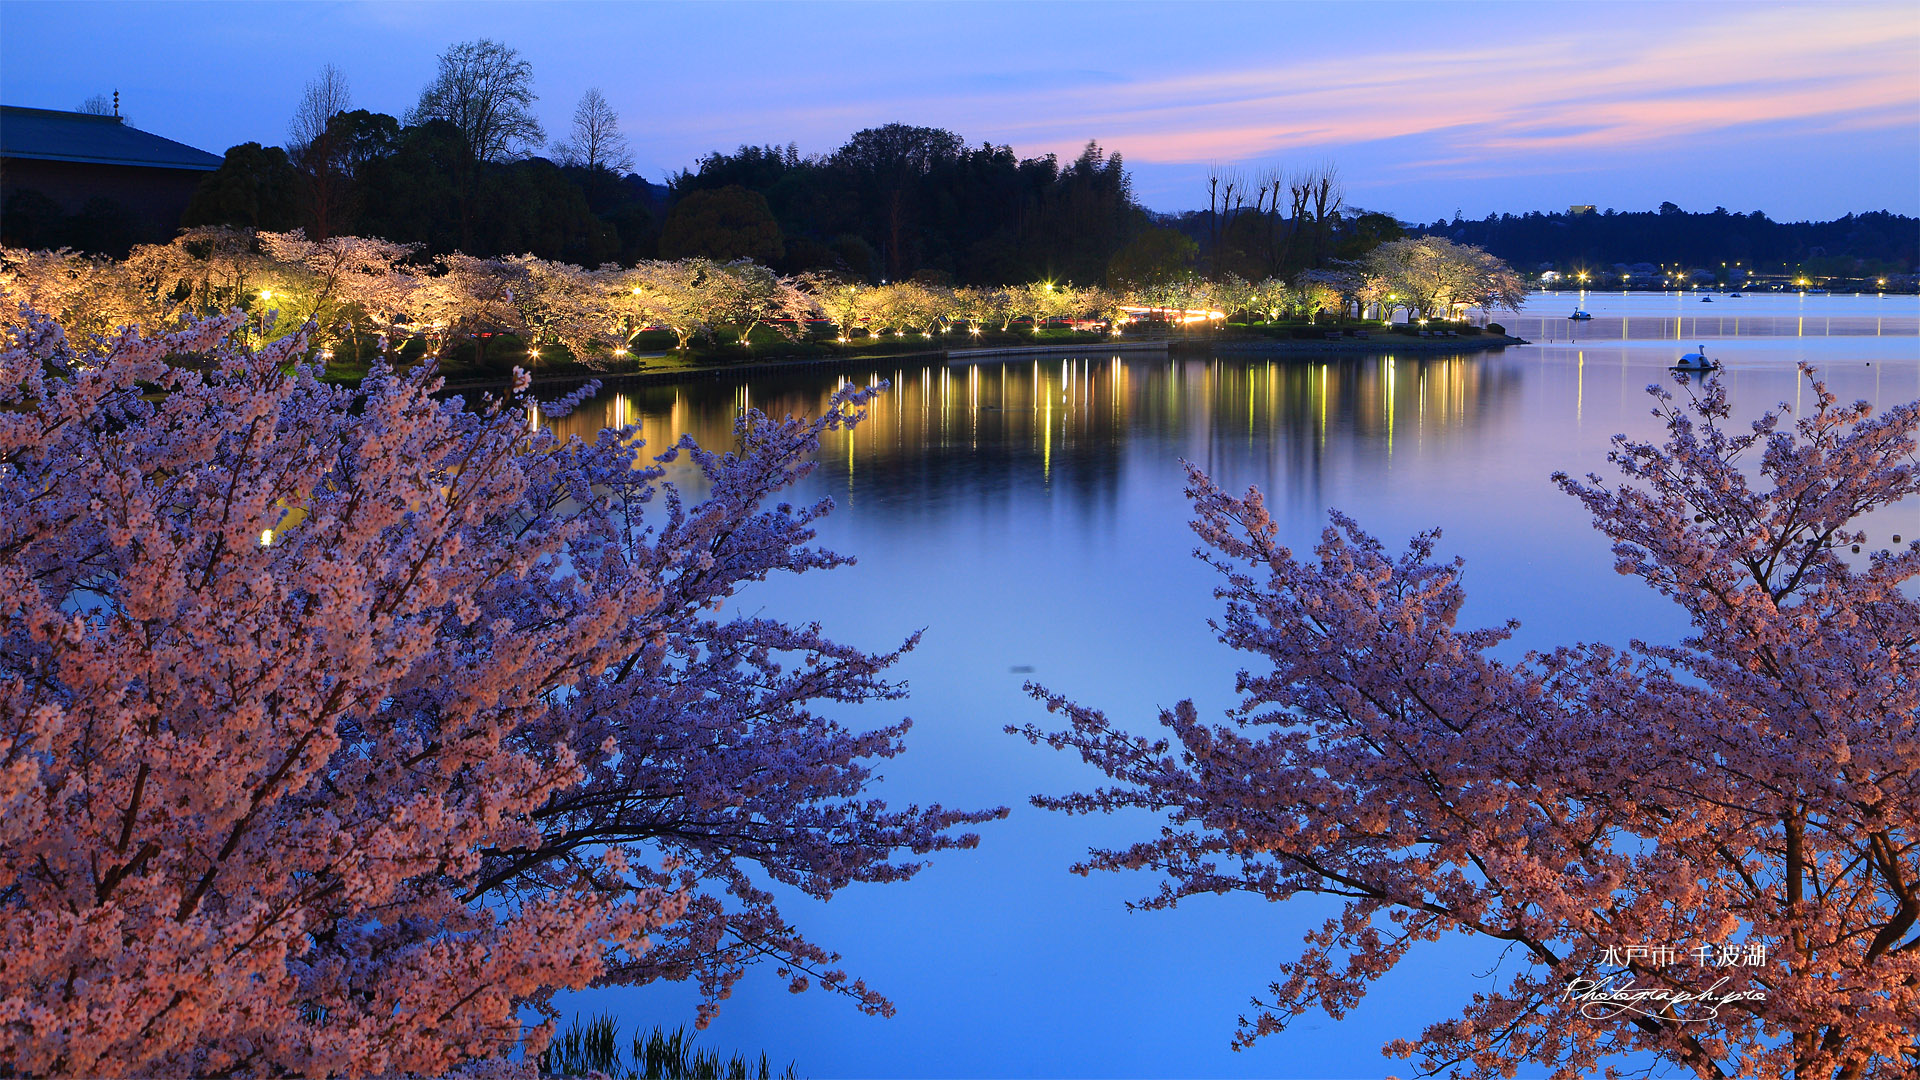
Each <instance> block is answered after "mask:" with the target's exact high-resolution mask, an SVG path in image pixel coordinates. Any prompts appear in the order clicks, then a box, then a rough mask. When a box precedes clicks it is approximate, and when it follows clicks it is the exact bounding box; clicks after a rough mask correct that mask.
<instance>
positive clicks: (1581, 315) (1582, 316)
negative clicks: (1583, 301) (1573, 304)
mask: <svg viewBox="0 0 1920 1080" xmlns="http://www.w3.org/2000/svg"><path fill="white" fill-rule="evenodd" d="M1567 318H1569V319H1574V320H1576V321H1580V322H1585V321H1586V320H1588V319H1591V318H1593V314H1592V313H1591V312H1587V311H1581V310H1580V309H1579V308H1575V309H1574V310H1573V314H1571V315H1569V316H1567Z"/></svg>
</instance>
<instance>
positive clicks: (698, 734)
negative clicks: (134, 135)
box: [0, 313, 1005, 1076]
mask: <svg viewBox="0 0 1920 1080" xmlns="http://www.w3.org/2000/svg"><path fill="white" fill-rule="evenodd" d="M242 319H243V316H241V315H239V314H232V315H227V316H223V317H220V318H218V319H213V320H209V321H203V322H189V323H188V324H187V325H186V327H185V329H183V330H180V331H178V332H175V333H172V334H164V335H154V336H143V335H141V334H139V333H137V332H135V331H126V332H123V333H121V334H119V335H117V336H116V337H115V338H113V339H112V340H111V341H107V342H103V343H97V344H99V345H100V346H101V348H99V349H97V350H96V349H95V348H93V347H91V346H90V347H89V348H87V349H86V350H84V351H83V350H79V349H76V348H75V347H74V346H73V345H72V344H70V343H69V342H68V340H67V338H66V335H65V334H64V332H63V331H62V330H61V328H60V327H59V326H58V325H57V324H56V323H54V322H53V321H51V320H50V319H47V318H45V317H43V316H40V315H37V314H33V313H27V314H25V315H23V317H22V322H21V325H20V327H19V328H18V329H16V330H14V331H11V332H9V334H8V337H7V339H6V341H5V347H4V349H0V376H3V377H0V508H4V513H0V586H4V587H0V613H3V615H4V617H3V618H0V753H3V754H4V758H3V759H0V957H4V962H0V1033H4V1037H0V1071H4V1072H6V1073H7V1074H9V1075H48V1074H83V1075H173V1076H185V1075H287V1074H293V1075H320V1074H350V1075H369V1074H398V1073H407V1072H412V1073H419V1074H427V1075H438V1074H441V1073H444V1072H446V1071H447V1070H449V1069H453V1068H456V1067H460V1066H462V1065H463V1064H464V1063H471V1062H485V1061H497V1060H499V1059H500V1058H501V1056H502V1055H505V1054H508V1053H510V1052H513V1051H516V1050H521V1051H525V1052H531V1051H535V1050H538V1049H539V1047H540V1046H541V1045H542V1044H543V1043H544V1041H545V1039H546V1037H547V1035H548V1033H549V1030H550V1029H549V1028H548V1027H547V1026H545V1025H537V1026H533V1027H528V1026H526V1025H525V1024H523V1022H522V1016H523V1012H522V1010H524V1009H526V1008H528V1007H533V1008H535V1009H537V1010H545V1011H547V1012H549V1014H550V1013H551V1011H552V1010H551V1006H550V1005H549V1004H548V1003H549V1001H550V999H551V996H552V995H553V994H554V993H555V992H556V991H558V990H561V989H565V988H577V987H583V986H588V985H593V984H604V983H613V982H625V983H633V982H644V981H648V980H653V979H691V980H695V981H697V982H698V984H699V985H700V986H701V988H702V990H703V991H704V995H705V999H706V1003H707V1004H706V1006H705V1007H704V1008H703V1010H702V1016H701V1019H702V1020H703V1021H704V1019H705V1018H706V1017H707V1016H709V1015H711V1012H712V1009H713V1007H714V1004H715V1003H716V1002H717V1001H718V1000H720V999H721V998H723V997H725V996H726V994H727V992H728V989H729V988H730V987H731V986H732V985H733V983H734V982H735V981H736V980H738V979H739V978H740V977H742V974H743V973H744V971H745V970H746V968H747V967H748V966H749V965H750V964H752V963H754V962H755V961H760V960H765V961H768V962H769V963H771V964H772V965H773V966H774V967H776V968H777V969H778V971H779V972H780V973H781V975H783V976H784V977H785V978H786V979H787V980H788V981H790V983H791V984H792V986H793V987H794V989H796V990H798V989H801V988H803V987H805V986H807V985H809V984H813V985H818V986H820V987H822V988H825V989H828V990H830V991H833V992H838V993H842V994H845V995H848V996H850V997H851V998H853V1000H854V1002H855V1003H856V1004H857V1006H858V1007H860V1008H862V1009H866V1010H869V1011H878V1012H884V1011H887V1010H888V1009H889V1006H888V1004H887V1003H886V1001H885V1000H884V999H883V998H882V997H880V996H879V995H878V994H877V993H876V992H874V991H873V990H871V989H869V988H867V987H866V986H865V985H864V984H862V983H861V982H859V981H858V980H857V979H853V978H851V977H849V976H847V975H846V974H844V973H842V972H840V971H838V970H837V969H836V968H835V967H834V957H833V955H832V954H831V953H829V952H827V951H826V950H824V949H822V948H821V947H819V946H817V945H815V944H813V943H812V942H810V941H808V940H806V939H805V938H803V937H802V936H801V935H800V934H799V932H798V931H797V930H796V929H794V928H793V927H792V926H791V925H790V924H789V923H788V921H787V920H786V919H785V918H784V917H783V916H782V914H781V912H780V910H779V909H778V907H777V906H776V897H775V895H774V893H773V891H772V890H774V889H779V888H784V889H790V890H795V891H797V892H799V893H803V894H806V895H809V896H814V897H827V896H830V895H832V894H833V893H834V892H835V891H837V890H838V889H840V888H842V887H844V886H846V885H848V884H850V883H853V882H884V881H895V880H900V879H903V878H906V877H909V876H911V875H912V874H913V873H914V872H915V871H916V870H917V869H918V867H919V865H920V863H919V861H918V860H917V859H916V858H913V857H911V855H920V854H925V853H928V852H933V851H939V850H943V849H950V848H956V847H966V846H970V845H971V844H973V842H974V838H973V837H972V836H971V835H960V834H956V833H955V832H954V831H953V829H954V827H955V826H959V825H964V824H967V823H972V822H979V821H984V820H988V819H991V818H994V817H997V816H1000V815H1001V814H1004V812H1005V811H1003V810H1002V811H986V812H954V811H948V810H944V809H942V808H941V807H939V806H930V807H926V808H924V809H923V808H919V807H907V808H905V809H901V810H890V809H888V808H887V807H886V806H884V805H883V804H882V803H880V802H879V801H878V800H875V799H872V798H871V797H869V796H867V795H866V788H867V785H868V782H869V780H870V779H871V767H872V762H873V761H874V760H875V759H877V758H885V757H889V756H891V755H893V754H896V753H898V752H900V750H901V749H902V738H903V736H904V735H905V733H906V730H907V723H906V721H901V722H900V723H898V724H895V725H891V726H887V727H883V728H880V729H878V730H874V731H853V730H848V729H846V728H843V727H842V726H841V725H839V724H837V723H835V722H834V721H832V720H830V719H828V718H827V717H826V716H824V715H822V714H821V713H820V712H819V711H817V706H818V705H819V704H820V703H826V702H832V703H840V702H860V701H867V700H874V699H887V698H893V697H897V696H899V694H900V690H899V689H898V688H897V687H896V686H895V685H894V684H893V683H891V682H889V681H888V680H887V679H886V678H885V672H886V669H887V668H888V666H889V665H890V664H892V663H893V662H894V660H895V659H896V658H897V657H898V656H899V655H900V653H901V652H902V651H904V650H905V649H907V648H911V647H912V645H913V642H912V641H911V640H909V641H907V642H906V643H904V644H903V645H901V646H900V647H899V648H898V649H894V650H891V651H883V652H878V653H875V652H868V651H865V650H863V649H860V648H856V647H853V646H849V645H844V644H840V643H836V642H834V641H831V640H829V639H827V638H826V637H825V636H823V633H822V631H821V629H820V628H819V627H818V626H817V625H811V624H800V625H796V624H789V623H783V622H780V621H777V620H774V619H769V618H764V617H761V616H758V615H755V614H751V613H745V614H741V615H737V616H730V615H727V614H725V613H724V608H725V605H726V604H727V603H728V601H729V600H730V598H731V597H732V596H733V595H734V594H735V592H736V591H737V590H739V589H740V588H742V587H743V586H746V585H747V584H749V583H751V582H753V581H757V580H760V579H762V578H765V577H767V576H768V575H770V574H774V573H779V572H804V571H808V570H816V569H827V568H830V567H834V566H837V565H840V564H841V563H843V562H845V561H846V560H844V559H843V558H841V557H839V556H836V555H833V554H831V553H828V552H825V551H821V550H819V549H817V548H814V547H811V546H809V542H810V541H811V539H812V537H813V524H814V522H815V521H816V520H817V519H818V518H819V517H820V516H821V515H822V514H824V513H826V512H827V510H828V509H829V505H830V504H828V503H826V502H822V503H819V504H816V505H813V506H804V507H795V506H791V505H787V504H780V505H778V506H774V507H772V508H768V506H767V503H768V502H769V500H770V499H771V498H772V497H773V496H774V495H776V493H778V492H779V491H780V490H781V489H783V488H785V487H787V486H788V485H789V484H791V483H792V482H793V481H794V480H796V479H798V478H799V477H801V476H803V475H805V474H806V473H807V471H808V470H809V469H811V468H812V467H813V466H812V464H811V460H812V455H813V453H814V451H815V450H816V449H817V447H818V445H819V440H820V437H821V435H822V434H823V433H825V432H827V431H829V430H832V429H836V428H842V427H845V426H847V425H850V424H852V423H854V422H855V421H857V420H858V419H859V416H860V409H861V406H862V404H863V402H864V401H865V400H866V396H867V395H866V392H863V391H858V390H855V389H852V388H848V389H845V390H843V391H841V392H840V393H839V394H837V395H836V396H835V397H834V398H833V399H832V401H831V402H830V403H829V405H828V408H827V410H826V412H825V414H824V415H823V416H821V417H820V418H819V419H817V420H813V421H801V420H794V419H790V418H789V419H784V420H775V419H772V418H769V417H765V416H762V415H760V414H757V413H749V414H747V415H745V416H743V417H742V418H741V420H740V422H739V425H738V427H737V429H736V432H735V434H736V438H737V440H738V444H737V446H736V447H735V449H733V450H732V451H730V452H725V453H720V452H709V451H706V450H702V449H700V448H698V447H697V446H695V445H693V444H692V443H691V442H690V441H688V440H682V442H681V444H680V445H678V446H677V447H673V448H670V449H668V450H667V451H666V453H665V455H664V456H662V457H659V458H656V459H654V461H657V462H664V461H667V460H670V459H672V458H674V457H675V456H676V455H685V456H686V457H688V458H690V459H691V462H692V464H693V465H694V467H695V468H697V469H698V471H699V473H700V475H701V482H702V484H703V486H705V487H706V488H708V489H709V490H710V494H709V495H708V497H707V498H706V499H705V500H704V501H701V502H698V503H693V502H689V501H687V500H686V499H684V498H683V497H682V496H681V495H680V493H679V492H677V491H676V490H675V489H674V488H673V486H672V485H670V484H667V483H664V482H663V480H662V475H663V467H662V465H660V464H656V463H654V462H650V461H648V460H647V459H645V458H643V457H641V456H640V451H641V448H640V446H639V444H638V443H637V442H634V441H631V440H630V438H629V437H628V436H627V435H626V434H623V433H619V432H612V431H607V432H602V433H600V434H599V436H598V437H597V438H595V439H594V440H592V441H590V442H585V443H583V442H581V441H579V440H577V439H574V440H567V441H561V440H559V439H557V438H556V437H555V436H554V435H552V434H551V433H550V432H547V431H542V430H530V427H529V423H528V419H527V414H526V412H525V409H524V406H523V404H522V399H521V398H520V397H518V396H517V395H516V396H514V397H512V398H510V399H508V400H493V401H489V402H484V403H482V405H481V407H480V408H477V409H467V408H464V407H463V406H462V404H461V403H460V402H458V401H453V402H445V401H440V400H437V399H436V398H435V397H433V396H432V392H433V391H434V390H435V388H436V387H437V383H436V382H435V381H434V380H433V379H432V377H431V375H430V373H429V372H428V371H425V370H419V371H415V372H414V373H411V374H408V375H405V376H402V375H396V374H395V373H394V372H393V371H391V370H390V369H388V368H386V367H384V366H376V367H375V368H374V369H373V371H372V372H371V373H370V374H369V375H368V377H367V379H366V380H365V381H364V382H363V383H362V385H361V386H360V387H359V388H358V389H357V390H347V389H343V388H338V387H333V386H328V385H325V384H323V383H321V382H319V381H318V380H317V378H316V376H317V374H318V372H317V370H316V369H314V368H310V367H304V366H300V365H299V364H298V363H297V361H298V359H299V358H300V357H301V356H302V355H303V351H304V350H305V349H306V347H307V346H306V343H305V341H304V340H303V339H304V337H305V333H306V331H299V332H296V333H294V334H291V335H289V336H287V337H285V338H283V339H282V340H280V341H278V342H276V343H274V344H272V345H270V346H267V347H264V348H261V349H259V350H258V351H253V350H249V349H248V348H246V347H245V346H244V345H243V344H240V343H239V340H238V339H239V337H240V335H239V334H237V332H236V331H237V329H238V327H239V324H240V322H241V321H242ZM182 359H190V360H192V361H194V362H193V363H191V364H184V365H183V364H180V363H179V361H180V360H182ZM520 385H521V386H524V377H522V381H521V383H520ZM562 407H564V403H563V405H562ZM909 853H910V854H909Z"/></svg>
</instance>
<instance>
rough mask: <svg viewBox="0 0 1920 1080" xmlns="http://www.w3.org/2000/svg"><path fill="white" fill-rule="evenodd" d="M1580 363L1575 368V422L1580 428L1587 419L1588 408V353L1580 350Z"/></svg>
mask: <svg viewBox="0 0 1920 1080" xmlns="http://www.w3.org/2000/svg"><path fill="white" fill-rule="evenodd" d="M1578 356H1579V363H1578V364H1576V365H1575V367H1574V375H1573V377H1574V388H1573V422H1574V424H1575V426H1578V425H1579V424H1580V422H1581V421H1582V420H1583V419H1585V416H1586V408H1587V351H1586V350H1585V349H1582V350H1580V352H1579V354H1578Z"/></svg>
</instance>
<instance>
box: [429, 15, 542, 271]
mask: <svg viewBox="0 0 1920 1080" xmlns="http://www.w3.org/2000/svg"><path fill="white" fill-rule="evenodd" d="M534 101H535V95H534V92H533V65H532V64H531V63H529V62H528V61H526V60H524V59H522V58H521V56H520V51H519V50H518V49H514V48H510V47H509V46H506V45H502V44H501V43H500V42H497V41H494V40H492V39H490V38H481V39H480V40H478V41H463V42H461V43H460V44H458V45H455V46H453V47H451V48H449V49H448V50H447V51H446V52H444V53H441V54H440V70H439V72H438V73H437V74H436V75H435V76H434V78H433V81H432V82H431V83H428V84H427V88H426V89H425V90H422V91H420V103H419V104H418V105H415V106H414V107H413V113H412V115H410V116H409V117H408V119H409V121H411V122H412V123H415V124H420V123H425V122H427V121H430V120H443V121H445V122H447V123H448V124H451V125H452V126H453V127H454V128H455V129H456V130H458V131H459V132H460V135H461V140H462V143H463V146H462V151H463V158H462V161H461V170H460V173H461V175H460V177H459V182H460V246H461V247H462V248H463V249H465V248H471V247H473V203H474V200H475V197H476V196H477V194H478V190H479V184H480V166H481V165H482V164H484V163H486V162H491V161H502V160H505V159H507V158H510V157H516V156H518V155H520V154H521V153H524V152H526V151H529V150H532V149H535V148H537V147H539V146H540V145H542V144H543V143H545V142H546V138H547V136H546V132H544V131H542V130H541V129H540V121H539V120H537V119H535V118H534V115H533V103H534Z"/></svg>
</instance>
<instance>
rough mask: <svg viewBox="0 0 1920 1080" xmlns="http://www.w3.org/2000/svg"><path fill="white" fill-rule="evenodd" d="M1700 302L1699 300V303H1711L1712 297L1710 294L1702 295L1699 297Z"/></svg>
mask: <svg viewBox="0 0 1920 1080" xmlns="http://www.w3.org/2000/svg"><path fill="white" fill-rule="evenodd" d="M1700 302H1701V303H1703V304H1711V303H1713V297H1711V296H1703V297H1701V298H1700Z"/></svg>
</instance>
